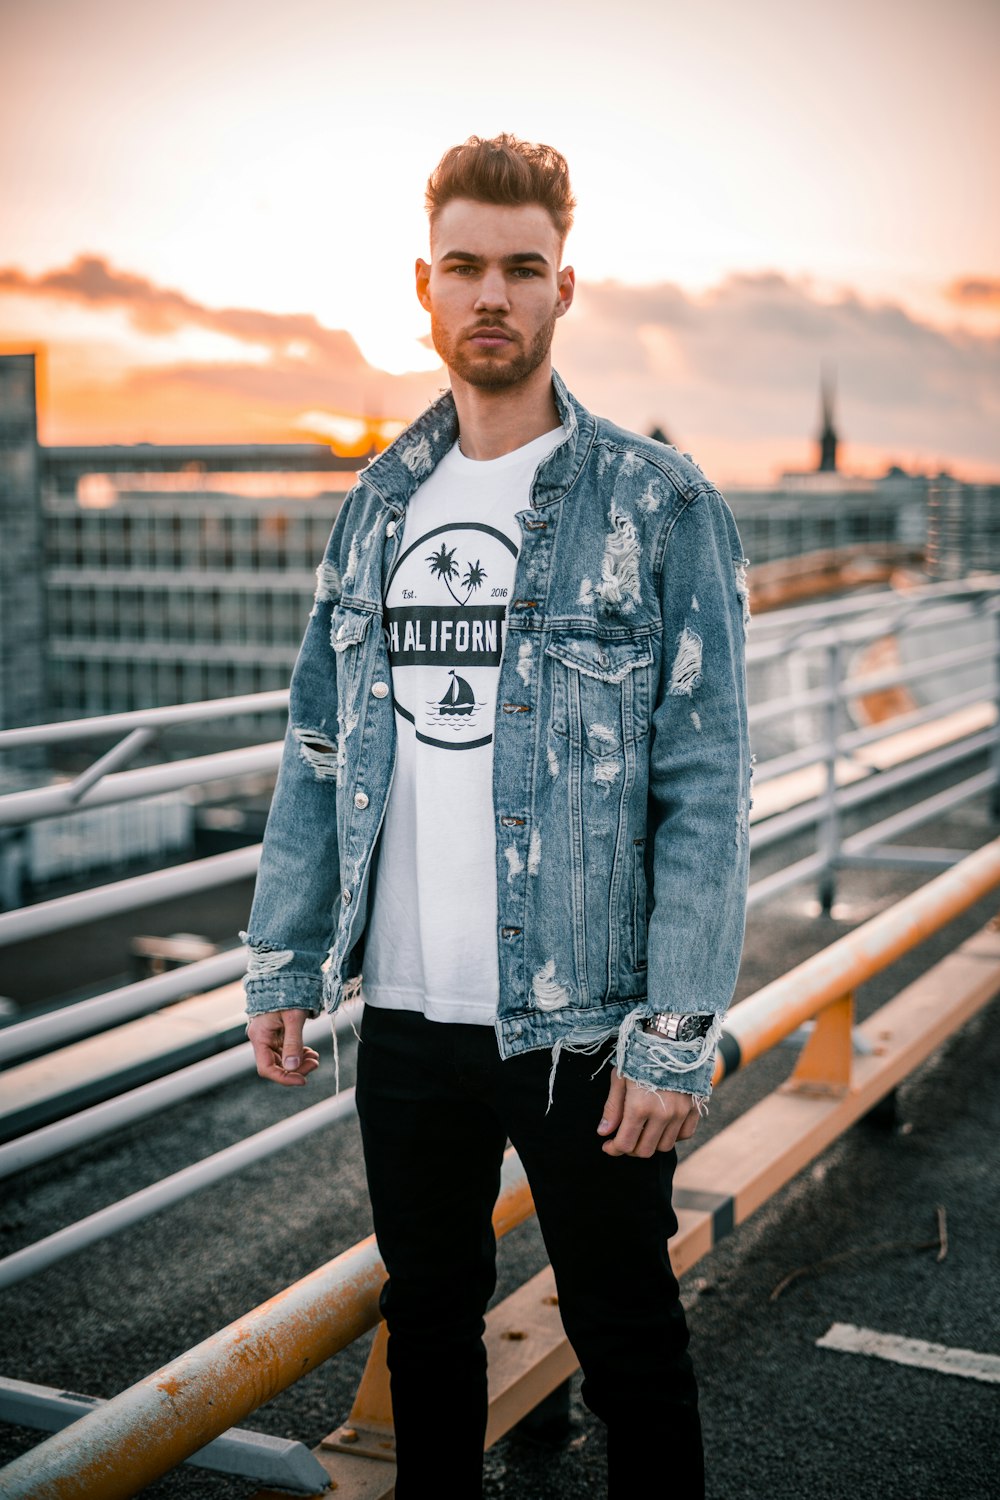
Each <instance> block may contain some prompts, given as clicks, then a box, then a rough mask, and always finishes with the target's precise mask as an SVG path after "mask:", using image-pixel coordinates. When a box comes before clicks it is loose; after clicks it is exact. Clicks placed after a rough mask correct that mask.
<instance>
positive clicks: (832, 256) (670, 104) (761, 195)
mask: <svg viewBox="0 0 1000 1500" xmlns="http://www.w3.org/2000/svg"><path fill="white" fill-rule="evenodd" d="M998 65H1000V5H998V4H997V3H996V0H951V3H949V4H948V5H944V4H942V3H940V0H933V3H932V0H907V3H903V0H882V3H878V0H876V3H874V4H872V3H871V0H868V3H862V0H840V3H838V4H837V5H836V6H834V5H832V4H825V5H817V4H812V3H809V0H755V3H754V4H752V5H748V4H746V3H742V0H740V3H737V0H702V3H699V4H696V5H695V4H691V3H690V0H685V3H684V4H679V3H674V0H659V3H656V4H652V3H650V4H646V3H640V4H636V3H629V0H624V3H622V4H619V5H609V4H608V3H607V0H600V3H597V0H579V3H577V4H573V5H569V6H559V5H539V4H538V3H537V0H531V3H527V0H510V3H504V4H497V5H493V6H487V5H482V4H480V5H476V4H474V3H472V4H470V3H468V0H466V3H464V4H457V3H454V0H444V3H433V0H432V3H430V4H427V5H423V6H417V5H413V4H412V3H411V4H403V3H401V0H369V3H367V4H365V5H359V4H351V5H345V4H341V3H339V0H333V3H330V0H324V3H319V0H283V3H282V4H281V5H274V4H268V5H263V4H260V3H257V0H240V3H236V0H209V3H206V0H198V3H194V0H173V3H166V0H150V3H148V4H146V3H143V4H136V3H135V0H129V3H125V0H19V3H12V0H7V3H4V4H0V117H2V133H0V349H3V350H11V349H26V348H34V349H38V350H40V351H41V370H40V376H41V378H40V392H39V395H40V411H39V434H40V438H41V440H42V441H43V442H45V443H77V442H79V443H89V442H93V443H96V442H133V441H139V440H146V441H152V442H185V441H191V442H205V441H220V442H237V441H239V442H242V441H251V440H257V441H265V442H273V441H297V440H302V439H306V438H311V437H315V436H320V435H324V434H325V435H328V436H336V437H340V438H341V439H342V440H349V439H350V438H351V436H352V435H356V434H357V432H358V431H360V430H361V423H360V421H359V419H364V418H385V419H391V420H395V421H396V422H404V421H407V420H409V419H410V418H412V417H413V416H415V415H416V414H417V412H418V411H419V410H420V409H421V408H422V406H423V405H424V404H425V403H426V402H427V401H428V400H429V399H431V398H432V397H433V396H434V395H435V394H437V392H438V391H439V390H440V389H441V388H442V386H444V385H445V384H446V373H445V371H444V370H443V369H442V367H441V366H440V365H439V364H438V362H437V360H436V356H435V355H434V353H433V351H432V350H431V349H429V347H428V339H427V333H428V326H429V320H428V318H427V315H426V314H425V313H424V312H423V310H422V309H421V308H420V306H419V305H418V303H417V301H416V297H415V295H414V292H413V261H414V257H415V256H416V255H419V254H424V253H426V248H427V233H426V221H425V219H424V215H423V186H424V182H425V180H426V177H427V173H428V171H429V170H430V168H431V167H432V166H433V165H434V163H435V162H436V160H437V159H438V157H439V156H440V154H441V152H442V151H443V150H444V149H445V148H446V147H447V146H449V145H451V144H453V143H454V142H456V141H460V140H462V139H464V138H465V137H466V136H467V135H469V134H470V133H472V132H477V133H479V134H481V135H492V134H494V133H496V132H497V131H499V130H512V131H514V132H516V133H517V134H519V135H522V136H526V137H528V138H529V139H533V140H542V141H547V142H550V143H551V144H553V145H555V146H557V147H558V148H559V149H560V150H561V151H563V152H564V153H565V154H566V156H567V157H568V159H569V163H570V168H571V172H572V175H573V183H574V188H575V191H576V194H577V197H578V199H579V208H578V211H577V222H576V227H575V228H574V230H573V232H572V234H571V236H570V239H569V242H568V245H567V251H566V259H567V261H569V262H571V263H572V264H573V265H574V266H575V267H576V272H577V278H578V292H577V300H576V303H575V305H574V307H573V308H572V309H571V311H570V313H569V315H568V316H567V317H566V318H565V319H563V320H561V322H560V324H559V325H558V327H557V331H556V341H555V346H554V361H555V364H556V366H557V368H558V369H559V370H560V372H561V373H562V374H563V376H564V377H565V378H566V380H567V381H568V383H569V385H570V387H571V389H572V390H573V391H574V392H575V394H576V395H577V396H579V397H580V399H581V400H583V401H584V402H585V404H587V405H588V406H590V407H591V408H592V409H593V410H595V411H597V412H600V413H602V414H603V415H606V416H609V417H611V418H613V419H614V420H616V421H619V422H621V423H624V424H625V425H626V426H629V427H633V428H636V429H639V430H648V429H649V428H650V426H651V425H652V424H653V423H654V422H655V423H659V424H660V425H661V426H663V427H664V428H665V429H666V431H667V433H668V435H669V437H670V438H671V440H672V441H674V442H676V443H677V444H678V446H679V447H681V448H683V449H684V450H686V451H691V452H693V453H694V456H695V457H696V458H697V460H698V461H699V463H700V464H701V465H702V467H703V468H704V469H705V470H706V472H708V473H710V474H711V476H712V477H713V478H714V479H716V481H717V482H719V483H734V482H735V483H738V482H741V481H742V482H750V481H756V482H761V481H766V480H768V479H770V478H772V477H773V476H774V475H775V474H776V473H777V472H778V471H780V470H781V469H783V468H788V467H791V468H797V467H809V466H811V465H812V464H813V462H814V453H813V444H812V440H813V438H814V435H815V432H816V429H817V426H818V417H819V403H818V385H819V375H820V368H821V364H828V365H830V366H832V367H833V368H835V371H836V384H837V422H838V426H839V429H840V431H841V434H842V438H843V447H842V453H841V462H842V467H843V468H845V469H846V470H848V471H851V472H859V473H877V472H882V471H883V470H884V468H885V466H886V465H887V464H888V463H892V462H895V463H900V464H902V465H904V466H905V467H907V468H916V469H921V470H927V471H931V472H936V471H937V470H938V469H940V468H942V467H946V468H948V469H950V470H951V471H952V472H954V473H956V474H958V475H960V476H961V477H965V478H973V479H974V478H997V477H998V476H1000V193H998V192H997V190H996V182H997V143H998V142H1000V90H998V89H997V87H996V77H997V73H998ZM391 430H392V429H391V428H389V427H387V428H386V429H385V431H386V432H389V431H391Z"/></svg>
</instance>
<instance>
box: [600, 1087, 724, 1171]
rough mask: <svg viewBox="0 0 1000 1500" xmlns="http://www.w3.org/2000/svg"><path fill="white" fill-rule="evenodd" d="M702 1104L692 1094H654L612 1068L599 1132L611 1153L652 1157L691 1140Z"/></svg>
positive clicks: (669, 1092) (663, 1092)
mask: <svg viewBox="0 0 1000 1500" xmlns="http://www.w3.org/2000/svg"><path fill="white" fill-rule="evenodd" d="M699 1118H700V1117H699V1114H698V1106H697V1105H696V1104H695V1102H694V1099H693V1098H692V1097H691V1095H690V1094H679V1093H677V1092H676V1091H675V1090H673V1089H659V1090H657V1092H656V1093H655V1094H654V1093H653V1092H652V1091H651V1090H650V1089H645V1088H643V1087H642V1086H641V1085H640V1084H638V1083H635V1082H633V1080H632V1079H631V1078H622V1077H621V1076H620V1075H619V1074H618V1073H616V1072H614V1071H612V1074H611V1089H610V1091H609V1093H608V1100H607V1103H606V1104H605V1106H604V1117H603V1119H602V1120H601V1123H600V1125H598V1127H597V1133H598V1135H603V1136H606V1137H607V1140H606V1141H605V1143H604V1146H603V1147H602V1150H603V1151H604V1152H605V1153H606V1154H607V1155H608V1156H652V1155H653V1152H654V1151H669V1150H671V1148H672V1147H673V1146H674V1145H675V1144H676V1143H677V1141H686V1140H689V1139H690V1137H691V1136H693V1135H694V1133H695V1131H696V1130H697V1128H698V1120H699Z"/></svg>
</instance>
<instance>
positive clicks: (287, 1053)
mask: <svg viewBox="0 0 1000 1500" xmlns="http://www.w3.org/2000/svg"><path fill="white" fill-rule="evenodd" d="M281 1019H282V1021H283V1022H284V1026H285V1037H284V1042H283V1044H282V1048H281V1066H282V1067H283V1068H284V1070H285V1072H286V1073H297V1072H298V1071H299V1064H300V1063H301V1061H302V1028H303V1026H304V1025H305V1019H306V1015H305V1011H303V1010H283V1011H282V1012H281Z"/></svg>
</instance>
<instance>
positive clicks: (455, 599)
mask: <svg viewBox="0 0 1000 1500" xmlns="http://www.w3.org/2000/svg"><path fill="white" fill-rule="evenodd" d="M516 557H517V548H516V546H515V544H514V543H513V542H512V541H511V539H510V537H508V536H506V535H505V534H504V533H503V532H502V531H498V530H497V529H496V527H493V526H487V525H484V524H482V523H481V522H477V521H456V522H450V523H448V524H446V525H444V526H435V527H433V528H432V529H431V530H429V531H425V532H424V533H422V535H420V536H418V537H417V538H416V540H415V541H413V542H411V543H410V544H409V545H408V546H407V547H406V549H405V551H404V552H403V553H402V554H401V555H400V557H399V560H398V561H397V563H396V565H395V567H394V568H393V570H392V572H391V574H390V575H389V581H388V583H387V585H386V591H385V609H384V613H383V628H384V631H385V638H386V646H387V649H388V652H389V661H390V663H391V665H392V686H393V701H394V704H395V707H396V709H397V711H398V712H399V713H400V714H402V715H403V717H404V718H406V719H409V721H410V723H411V724H412V725H413V727H414V730H415V731H416V736H417V739H418V740H420V741H421V742H422V743H423V744H425V745H435V746H438V747H440V748H441V749H444V750H473V749H476V748H478V747H479V746H481V745H488V744H490V742H491V741H492V739H493V718H494V713H495V701H496V682H497V668H498V667H499V665H500V656H501V652H502V651H503V638H504V632H505V630H506V618H507V596H508V594H509V592H510V582H511V580H512V578H513V575H514V560H515V559H516Z"/></svg>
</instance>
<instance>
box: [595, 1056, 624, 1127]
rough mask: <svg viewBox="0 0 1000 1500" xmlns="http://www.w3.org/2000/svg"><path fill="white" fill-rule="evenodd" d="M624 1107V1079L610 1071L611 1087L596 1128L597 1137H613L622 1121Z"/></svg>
mask: <svg viewBox="0 0 1000 1500" xmlns="http://www.w3.org/2000/svg"><path fill="white" fill-rule="evenodd" d="M624 1107H625V1079H624V1078H623V1077H621V1075H620V1074H618V1073H616V1072H615V1071H614V1069H612V1071H611V1087H610V1088H609V1089H608V1097H607V1100H606V1101H605V1105H604V1113H603V1115H602V1116H601V1123H600V1125H598V1127H597V1133H598V1135H613V1134H614V1132H615V1131H616V1130H617V1129H618V1126H619V1125H620V1124H621V1121H622V1112H623V1110H624Z"/></svg>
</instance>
